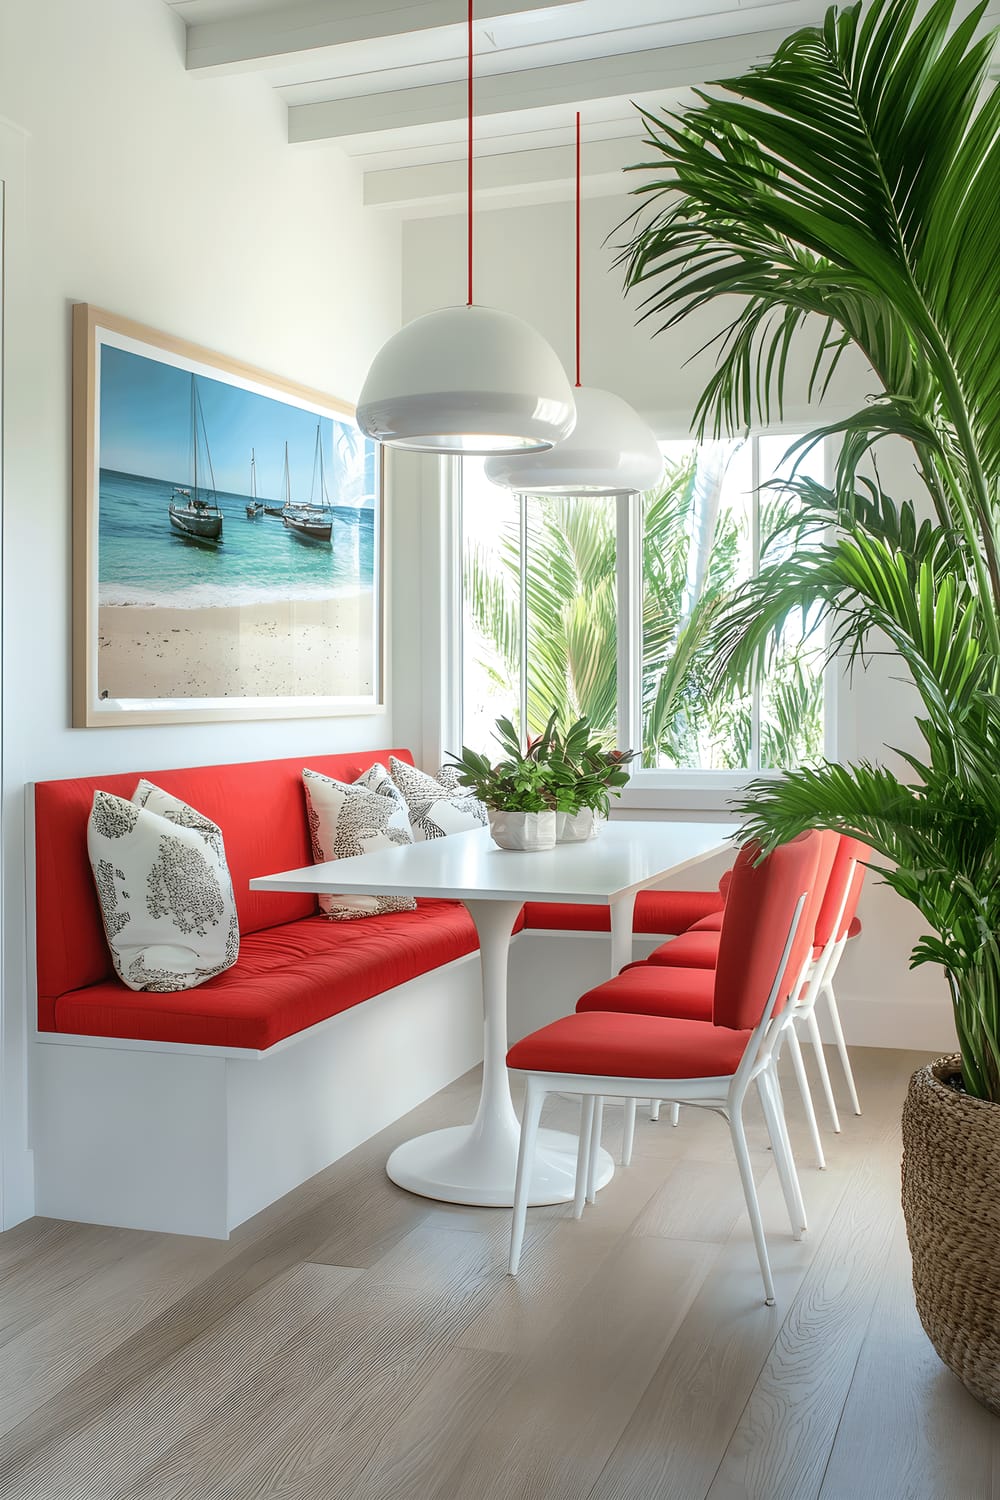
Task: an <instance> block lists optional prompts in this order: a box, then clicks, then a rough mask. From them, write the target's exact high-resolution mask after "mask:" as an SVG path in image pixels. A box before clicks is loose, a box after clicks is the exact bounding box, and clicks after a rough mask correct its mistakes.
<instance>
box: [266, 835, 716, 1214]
mask: <svg viewBox="0 0 1000 1500" xmlns="http://www.w3.org/2000/svg"><path fill="white" fill-rule="evenodd" d="M735 831H736V828H735V825H734V824H733V823H719V822H716V823H682V822H670V821H665V820H664V821H652V820H648V821H645V820H644V821H634V820H625V819H622V820H619V821H614V822H609V823H606V824H604V825H603V827H602V828H601V831H600V834H599V836H598V837H597V838H595V839H591V840H588V841H587V842H586V843H576V844H557V845H556V847H555V848H554V849H547V850H541V851H536V852H532V853H524V852H521V851H516V850H509V849H500V848H498V847H497V845H496V844H494V843H493V842H492V840H491V839H490V836H489V833H488V832H487V831H486V830H485V829H482V830H478V829H477V830H476V831H475V832H471V833H459V834H451V835H449V836H448V837H447V838H437V839H427V840H423V841H421V842H419V843H414V844H407V845H402V846H398V845H396V846H393V847H392V848H388V849H378V850H375V851H373V852H372V853H370V854H364V855H359V856H356V857H354V858H350V859H338V860H328V861H327V862H326V863H324V864H316V865H307V866H306V867H305V868H304V869H301V870H285V871H283V872H281V873H279V874H275V875H265V876H261V877H259V878H258V879H255V880H252V881H251V882H250V885H251V888H252V889H253V890H257V891H299V892H304V891H311V892H316V893H319V894H330V893H337V892H342V893H345V894H352V895H386V896H427V897H438V898H442V899H446V900H452V901H461V902H462V904H463V905H464V906H465V907H466V908H467V909H468V911H469V914H470V916H471V917H472V920H473V922H474V923H475V926H476V931H477V933H478V935H479V952H480V962H481V966H482V978H483V1080H482V1089H481V1093H480V1098H479V1106H478V1108H477V1110H476V1115H475V1118H474V1119H473V1120H472V1121H471V1123H469V1124H467V1125H455V1126H451V1127H450V1128H448V1129H446V1130H435V1131H432V1132H431V1133H430V1134H428V1135H421V1136H416V1137H415V1138H414V1139H412V1140H409V1141H406V1142H405V1143H404V1144H403V1145H401V1146H397V1148H396V1149H395V1151H393V1153H392V1155H391V1156H390V1157H389V1160H388V1162H387V1163H386V1171H387V1173H388V1175H389V1177H390V1178H391V1179H392V1180H393V1182H395V1183H398V1185H399V1186H400V1187H404V1188H407V1189H409V1191H410V1192H413V1193H420V1194H422V1195H423V1196H424V1197H427V1198H437V1199H441V1200H442V1201H444V1202H447V1203H468V1204H482V1205H484V1206H487V1207H493V1208H499V1207H509V1206H510V1205H511V1204H512V1203H513V1201H514V1174H515V1169H516V1165H517V1148H518V1139H519V1135H520V1124H519V1122H518V1118H517V1115H516V1114H515V1112H514V1105H513V1102H512V1100H511V1093H510V1082H509V1078H508V1075H507V961H508V952H509V947H510V939H511V928H512V927H513V925H514V923H515V921H516V920H517V916H518V913H519V912H520V910H521V907H522V906H523V905H524V903H525V902H526V901H555V902H571V903H578V904H581V905H587V906H610V908H611V973H612V974H617V973H618V971H619V969H620V968H621V967H622V965H623V964H626V963H628V962H629V960H630V958H631V956H632V914H633V909H634V907H635V898H636V896H637V895H638V893H639V892H640V891H641V890H646V889H648V888H649V887H652V886H656V885H662V884H663V882H664V881H665V880H666V879H667V878H668V877H670V876H674V875H677V874H680V873H682V872H683V871H685V870H688V869H690V868H692V867H693V866H695V865H697V864H699V863H700V862H701V861H702V860H705V859H708V858H709V857H710V856H711V855H714V854H718V853H720V852H722V851H724V850H726V849H729V848H731V846H732V845H731V840H732V836H733V834H734V833H735ZM576 1157H577V1138H576V1136H572V1135H568V1134H566V1133H564V1132H561V1131H553V1130H543V1131H542V1132H541V1134H540V1137H539V1149H538V1152H537V1156H536V1168H535V1172H534V1175H533V1178H532V1183H531V1193H530V1200H529V1201H530V1202H531V1203H532V1204H540V1203H561V1202H564V1201H566V1200H567V1199H569V1198H572V1196H573V1190H574V1182H575V1176H576ZM613 1171H614V1164H613V1162H612V1160H611V1157H610V1156H609V1155H608V1153H607V1152H602V1154H601V1159H600V1162H599V1168H598V1174H597V1185H598V1186H603V1184H604V1183H605V1182H607V1181H608V1179H609V1178H610V1177H611V1175H612V1173H613Z"/></svg>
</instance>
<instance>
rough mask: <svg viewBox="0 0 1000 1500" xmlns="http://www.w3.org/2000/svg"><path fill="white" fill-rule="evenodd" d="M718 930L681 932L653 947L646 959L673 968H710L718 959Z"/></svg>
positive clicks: (719, 934)
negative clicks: (667, 941)
mask: <svg viewBox="0 0 1000 1500" xmlns="http://www.w3.org/2000/svg"><path fill="white" fill-rule="evenodd" d="M721 936H722V934H721V933H720V932H682V933H681V935H680V937H675V938H671V939H670V941H669V943H661V944H660V946H659V947H658V948H654V949H653V951H652V953H651V954H650V955H649V958H648V959H647V960H646V962H647V963H650V964H658V965H663V964H667V965H670V966H672V967H673V968H675V969H712V970H714V968H715V966H716V964H717V963H718V961H719V941H720V938H721Z"/></svg>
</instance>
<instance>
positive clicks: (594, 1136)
mask: <svg viewBox="0 0 1000 1500" xmlns="http://www.w3.org/2000/svg"><path fill="white" fill-rule="evenodd" d="M603 1130H604V1100H603V1098H602V1097H601V1095H600V1094H598V1096H597V1098H596V1100H595V1102H594V1123H593V1125H592V1126H591V1130H590V1161H589V1162H588V1164H587V1202H588V1203H593V1202H594V1200H595V1199H596V1197H597V1157H598V1154H599V1152H600V1149H601V1134H602V1132H603Z"/></svg>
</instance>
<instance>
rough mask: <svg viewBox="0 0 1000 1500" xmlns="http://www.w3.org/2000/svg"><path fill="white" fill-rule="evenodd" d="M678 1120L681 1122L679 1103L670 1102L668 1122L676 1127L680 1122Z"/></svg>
mask: <svg viewBox="0 0 1000 1500" xmlns="http://www.w3.org/2000/svg"><path fill="white" fill-rule="evenodd" d="M680 1122H681V1107H680V1105H679V1104H671V1106H670V1123H671V1125H673V1126H674V1128H675V1129H676V1128H677V1126H678V1125H679V1124H680Z"/></svg>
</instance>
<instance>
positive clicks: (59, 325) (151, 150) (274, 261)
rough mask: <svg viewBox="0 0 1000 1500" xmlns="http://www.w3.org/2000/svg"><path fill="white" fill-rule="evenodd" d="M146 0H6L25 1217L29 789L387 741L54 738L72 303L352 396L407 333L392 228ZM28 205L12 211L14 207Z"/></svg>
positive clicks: (12, 753)
mask: <svg viewBox="0 0 1000 1500" xmlns="http://www.w3.org/2000/svg"><path fill="white" fill-rule="evenodd" d="M183 41H184V39H183V28H182V26H181V23H180V22H179V20H178V19H177V17H176V16H174V15H173V14H172V13H171V12H170V11H169V10H168V8H167V7H166V6H165V5H163V4H162V0H46V3H45V4H39V3H38V0H3V4H2V6H0V118H2V119H4V120H6V121H7V122H9V123H8V124H6V125H3V126H2V127H0V177H3V178H5V179H6V180H7V181H8V183H9V184H10V185H11V187H12V189H13V191H12V201H11V203H10V205H9V209H10V212H9V214H8V222H7V235H8V240H7V244H8V256H7V264H6V328H5V338H6V349H5V362H6V372H7V387H6V407H5V433H4V437H5V452H4V466H5V481H6V483H5V491H4V501H5V507H4V508H5V514H4V535H5V568H4V623H5V643H4V644H5V650H4V674H5V676H4V708H3V711H4V722H5V741H4V766H3V781H4V846H5V847H4V864H5V873H6V909H5V960H4V988H5V999H4V1006H5V1009H4V1018H3V1020H4V1026H3V1041H4V1050H3V1058H2V1062H3V1069H2V1078H0V1099H2V1101H3V1104H2V1110H3V1115H2V1127H3V1133H4V1139H5V1148H6V1151H5V1163H4V1166H5V1170H4V1172H3V1174H2V1182H3V1186H4V1188H5V1190H6V1191H5V1201H4V1203H3V1205H2V1219H0V1223H11V1222H15V1221H16V1219H17V1218H19V1217H21V1216H22V1215H23V1214H24V1213H25V1212H28V1211H30V1173H29V1170H28V1166H29V1164H28V1161H27V1157H26V1105H25V1087H24V1084H25V1080H24V1026H25V940H24V906H23V885H24V876H23V833H22V820H23V787H24V784H25V782H27V781H33V780H38V779H41V778H46V777H55V776H68V775H86V774H88V773H96V772H102V771H113V770H128V769H131V768H133V767H142V766H145V767H155V766H169V765H186V764H198V763H200V762H204V761H220V760H221V761H224V760H250V759H254V758H257V757H266V756H272V755H282V754H290V753H293V752H295V751H297V750H299V749H302V750H303V751H308V750H310V749H315V750H320V749H323V750H335V749H338V748H345V749H350V748H354V747H359V748H360V747H363V746H367V745H375V744H384V743H386V742H387V741H389V742H393V741H392V736H393V734H394V732H395V731H394V725H393V722H392V717H391V715H387V716H371V717H366V718H362V719H358V718H354V719H329V720H317V719H314V720H308V721H303V722H298V723H295V722H266V723H259V724H219V725H211V726H209V725H204V726H183V727H182V726H177V727H174V726H171V727H165V728H152V727H151V728H135V729H130V728H122V729H104V730H99V729H81V730H74V729H70V728H69V727H68V726H69V712H70V710H69V704H70V628H71V627H70V566H71V557H70V308H71V305H72V303H73V302H76V301H86V302H92V303H96V304H97V305H98V306H102V307H105V308H108V309H110V310H112V311H114V312H117V313H120V314H123V315H125V316H127V317H131V318H135V319H137V320H139V321H141V322H144V323H147V324H149V325H151V326H153V327H154V328H160V329H164V330H167V331H169V332H171V333H173V334H177V335H180V336H181V337H184V338H188V339H191V340H194V341H196V342H198V343H201V344H204V345H207V346H208V347H209V348H212V349H217V350H220V351H222V352H224V353H226V354H229V355H232V356H234V357H236V358H239V359H243V360H247V361H249V362H251V363H253V364H256V365H258V366H260V367H262V368H263V369H265V370H270V371H274V372H275V373H277V374H281V375H285V376H288V377H291V378H293V379H296V380H299V381H302V382H304V383H305V384H307V385H311V386H315V387H317V388H319V389H320V390H325V391H329V392H330V393H331V394H334V395H338V396H341V397H344V398H346V399H348V400H352V399H354V398H355V397H356V395H357V392H358V389H359V387H360V384H361V381H362V379H363V377H364V372H365V369H366V367H367V364H368V362H369V360H370V358H371V356H372V355H373V353H374V352H375V350H376V349H377V348H378V346H379V345H380V343H381V342H382V341H383V340H384V339H385V338H386V337H387V336H388V335H389V334H390V333H391V332H392V331H393V329H394V328H395V327H397V326H398V322H399V277H400V259H399V231H398V227H397V226H395V225H394V224H393V223H392V222H391V221H389V220H388V219H386V218H384V217H381V216H378V215H376V214H373V213H371V212H366V211H364V210H363V208H362V206H361V185H360V179H359V176H358V175H357V172H356V169H355V168H354V167H353V166H352V164H351V163H350V162H348V161H347V159H346V158H345V157H343V156H342V155H341V154H340V153H339V152H337V151H336V150H335V149H325V150H310V149H309V148H304V149H301V150H293V149H291V148H290V147H289V146H288V144H287V141H286V133H285V118H284V108H283V106H282V105H281V103H280V102H279V99H278V96H277V95H275V94H274V93H273V91H272V90H271V89H270V86H269V85H268V84H267V83H266V82H265V81H264V80H263V79H260V78H257V77H255V76H253V75H251V76H249V77H240V78H224V79H212V80H204V79H197V78H192V77H190V76H189V75H187V74H186V73H185V71H184V65H183ZM22 189H23V197H22V196H21V191H22Z"/></svg>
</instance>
